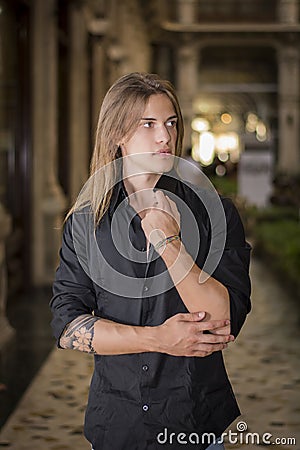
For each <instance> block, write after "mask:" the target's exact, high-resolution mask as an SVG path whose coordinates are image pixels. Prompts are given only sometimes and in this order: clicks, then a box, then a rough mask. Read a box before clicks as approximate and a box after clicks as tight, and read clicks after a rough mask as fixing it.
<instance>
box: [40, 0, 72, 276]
mask: <svg viewBox="0 0 300 450" xmlns="http://www.w3.org/2000/svg"><path fill="white" fill-rule="evenodd" d="M32 10H33V17H32V25H33V26H32V29H33V41H32V42H33V48H32V55H33V63H32V66H33V67H32V74H33V76H32V92H33V103H32V105H33V117H32V125H33V127H32V128H33V182H32V185H33V192H32V205H33V213H32V214H33V218H32V225H33V233H32V236H33V242H32V264H33V268H32V274H33V282H34V284H35V285H44V284H48V283H51V282H52V280H53V275H54V269H55V266H56V263H57V259H58V248H59V245H60V227H61V219H62V216H63V212H64V210H65V208H66V201H65V197H64V195H63V192H62V189H61V186H60V185H59V182H58V176H57V132H58V130H57V36H56V33H57V26H56V0H47V1H46V2H45V1H44V0H35V1H34V4H33V8H32Z"/></svg>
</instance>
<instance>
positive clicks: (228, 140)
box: [216, 132, 239, 153]
mask: <svg viewBox="0 0 300 450" xmlns="http://www.w3.org/2000/svg"><path fill="white" fill-rule="evenodd" d="M216 148H217V150H218V151H219V152H220V153H225V152H227V151H231V150H235V149H236V148H239V137H238V135H237V133H234V132H232V133H224V134H220V135H219V136H218V138H217V141H216Z"/></svg>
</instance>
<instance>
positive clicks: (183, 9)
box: [177, 0, 196, 25]
mask: <svg viewBox="0 0 300 450" xmlns="http://www.w3.org/2000/svg"><path fill="white" fill-rule="evenodd" d="M195 3H196V2H195V0H177V21H178V22H180V23H182V24H184V25H189V24H192V23H194V22H195V19H196V12H195Z"/></svg>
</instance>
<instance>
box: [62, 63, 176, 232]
mask: <svg viewBox="0 0 300 450" xmlns="http://www.w3.org/2000/svg"><path fill="white" fill-rule="evenodd" d="M154 94H165V95H167V96H168V98H169V99H170V100H171V102H172V104H173V106H174V109H175V113H176V115H177V117H178V121H177V142H176V148H175V155H176V156H180V155H181V150H182V140H183V132H184V127H183V119H182V114H181V110H180V106H179V102H178V99H177V96H176V94H175V91H174V88H173V86H172V84H171V83H170V82H169V81H167V80H163V79H161V78H160V77H159V76H158V75H156V74H151V73H140V72H133V73H130V74H127V75H124V76H123V77H121V78H120V79H119V80H117V81H116V82H115V83H114V84H113V85H112V86H111V87H110V89H109V90H108V92H107V94H106V95H105V97H104V100H103V103H102V106H101V109H100V114H99V120H98V125H97V130H96V139H95V146H94V151H93V156H92V159H91V165H90V177H91V178H90V180H89V181H91V182H89V183H88V188H86V189H85V190H84V193H82V192H81V194H80V195H79V197H78V199H77V201H76V202H75V204H74V205H73V206H72V208H71V209H70V211H69V212H68V214H67V218H68V217H69V216H70V215H71V214H72V213H73V212H74V211H75V210H78V209H80V208H82V207H84V206H87V205H89V206H90V207H91V210H92V212H93V214H94V218H95V225H98V224H99V222H100V220H101V218H102V217H103V215H104V214H105V212H106V211H107V209H108V207H109V204H110V201H111V196H112V191H113V186H114V184H115V180H116V175H117V174H116V171H117V166H116V164H114V162H115V161H116V160H117V159H118V158H119V157H120V156H121V153H120V148H119V143H120V142H121V141H122V139H123V138H124V136H126V137H128V138H130V136H132V135H133V134H134V132H135V130H136V129H137V127H138V124H139V122H140V119H141V117H142V115H143V112H144V110H145V107H146V104H147V101H148V99H149V97H150V96H151V95H154ZM104 166H106V168H105V170H102V171H101V176H97V177H96V176H95V174H96V173H97V172H98V171H99V170H100V169H101V168H103V167H104Z"/></svg>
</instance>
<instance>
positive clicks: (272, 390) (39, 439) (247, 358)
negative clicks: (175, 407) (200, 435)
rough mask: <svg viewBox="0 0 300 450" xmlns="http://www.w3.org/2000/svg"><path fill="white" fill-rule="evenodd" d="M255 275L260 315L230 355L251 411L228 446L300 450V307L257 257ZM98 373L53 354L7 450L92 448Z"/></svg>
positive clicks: (75, 357)
mask: <svg viewBox="0 0 300 450" xmlns="http://www.w3.org/2000/svg"><path fill="white" fill-rule="evenodd" d="M251 274H252V283H253V295H252V302H253V310H252V313H251V315H250V316H249V317H248V320H247V322H246V324H245V326H244V328H243V331H242V333H241V335H240V336H239V337H238V338H237V340H236V342H235V343H233V344H232V345H231V346H230V348H228V349H226V351H225V352H224V356H225V361H226V366H227V370H228V374H229V377H230V379H231V381H232V384H233V388H234V391H235V394H236V396H237V399H238V402H239V405H240V408H241V410H242V413H243V414H242V415H241V416H240V417H239V418H238V419H237V420H236V421H235V422H234V423H233V424H232V425H231V426H230V428H229V430H231V432H232V433H234V432H237V435H236V436H233V438H234V439H235V440H236V441H235V442H228V440H226V439H225V446H226V449H230V450H233V449H240V448H243V449H249V450H251V449H253V450H255V449H259V448H261V447H262V446H264V445H265V444H264V442H263V441H262V437H263V435H264V433H269V434H271V435H272V437H269V438H268V437H267V439H269V440H270V442H271V443H273V442H275V439H276V438H278V439H280V440H281V442H280V443H278V444H275V443H274V444H273V446H274V448H276V450H300V394H299V393H300V358H299V354H300V351H299V335H300V307H299V305H297V303H296V301H294V299H293V298H292V297H291V295H290V294H287V293H286V292H285V290H284V288H282V286H281V280H280V277H275V276H274V275H272V274H271V273H270V272H269V271H268V268H267V267H265V264H264V263H262V262H260V261H258V260H256V259H255V258H253V261H252V264H251ZM91 373H92V357H91V356H90V355H86V354H81V353H79V352H75V351H62V350H57V349H53V351H52V352H51V354H50V356H49V357H48V359H47V361H46V362H45V364H44V365H43V366H42V368H41V369H40V371H39V373H38V374H37V376H36V377H35V378H34V380H33V381H32V383H31V385H30V386H29V388H28V389H27V391H26V392H25V394H24V395H23V397H22V399H21V400H20V402H19V404H18V406H17V408H16V409H15V411H14V412H13V414H12V415H11V416H10V418H9V419H8V421H7V422H6V424H5V426H4V427H3V428H2V430H1V433H0V448H5V447H6V448H9V449H14V450H29V449H30V450H67V449H68V450H89V449H90V446H89V444H88V443H87V441H86V440H85V439H84V437H83V436H82V427H83V425H82V424H83V419H84V410H85V404H86V400H87V393H88V385H89V381H90V378H91ZM245 428H247V430H245ZM243 429H244V431H243ZM229 430H227V431H228V432H229ZM238 430H240V431H238ZM247 433H255V436H254V435H250V434H249V435H248V437H247ZM287 438H294V439H295V443H288V441H287ZM246 439H248V443H246ZM161 447H162V448H163V445H162V446H161ZM181 447H182V448H184V445H183V446H182V445H177V446H174V449H176V450H177V449H178V448H181ZM195 448H197V446H195ZM112 450H118V449H112Z"/></svg>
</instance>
